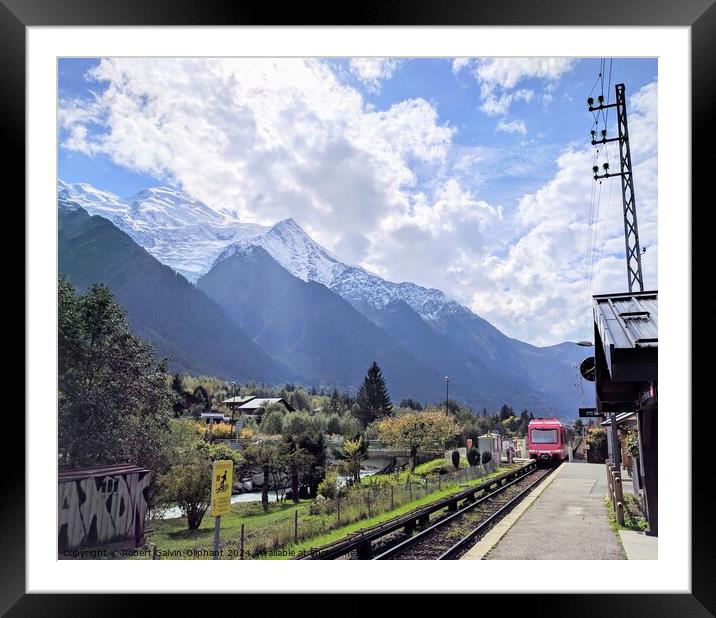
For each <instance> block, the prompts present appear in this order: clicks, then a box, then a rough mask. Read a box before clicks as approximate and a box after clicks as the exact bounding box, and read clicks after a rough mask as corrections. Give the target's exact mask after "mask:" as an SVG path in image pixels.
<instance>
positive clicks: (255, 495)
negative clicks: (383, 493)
mask: <svg viewBox="0 0 716 618" xmlns="http://www.w3.org/2000/svg"><path fill="white" fill-rule="evenodd" d="M376 472H378V470H361V471H360V475H361V478H363V477H364V476H371V475H373V474H375V473H376ZM338 482H339V483H341V485H345V484H346V477H345V476H339V477H338ZM281 493H282V492H281V491H279V495H281ZM268 499H269V502H276V492H275V491H274V490H273V489H272V490H271V491H269V495H268ZM241 502H261V492H260V491H247V492H245V493H242V494H234V495H233V496H231V504H238V503H241ZM207 512H208V511H207ZM177 517H184V515H182V512H181V509H180V508H179V507H178V506H172V507H169V508H168V509H166V511H164V514H163V515H162V516H161V517H160V518H159V519H176V518H177Z"/></svg>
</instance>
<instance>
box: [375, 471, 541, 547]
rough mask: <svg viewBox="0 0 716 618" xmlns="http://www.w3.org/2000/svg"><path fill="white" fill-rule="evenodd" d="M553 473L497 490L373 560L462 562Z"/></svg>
mask: <svg viewBox="0 0 716 618" xmlns="http://www.w3.org/2000/svg"><path fill="white" fill-rule="evenodd" d="M553 470H554V468H552V469H540V468H534V469H533V470H532V471H531V472H530V473H528V474H526V475H524V476H521V477H518V478H516V479H514V480H512V481H510V482H509V483H506V484H505V485H501V486H498V487H497V488H496V489H494V490H493V491H490V492H486V493H485V494H484V495H483V496H481V497H479V498H477V499H476V500H475V501H474V502H471V503H469V504H467V505H466V506H463V507H462V508H461V509H459V510H458V511H456V512H455V513H451V514H449V515H446V516H444V517H442V518H440V519H439V520H437V521H436V522H435V523H433V524H432V525H429V526H428V527H426V528H424V529H423V530H420V531H419V532H417V533H416V534H413V535H411V536H407V538H404V539H403V540H398V542H393V543H390V542H388V543H386V547H387V548H384V549H379V550H378V553H377V555H375V556H374V557H373V560H454V559H457V558H460V556H462V555H463V554H464V553H465V552H466V551H467V550H468V549H469V548H470V547H472V545H474V544H475V542H476V541H477V540H478V539H479V538H480V537H481V536H482V535H484V534H485V533H486V532H487V531H488V530H489V529H490V528H492V526H494V525H495V524H496V523H497V522H498V521H499V520H500V519H502V518H503V517H504V516H505V515H506V514H507V513H508V512H509V511H510V510H511V509H512V508H513V507H514V506H515V505H517V504H518V503H519V502H520V501H521V500H522V499H524V497H525V496H526V495H527V494H528V493H529V492H530V491H531V490H532V489H533V488H534V487H535V486H536V485H538V484H539V483H540V482H542V481H543V480H544V479H545V477H546V476H547V475H549V474H550V473H551V472H553Z"/></svg>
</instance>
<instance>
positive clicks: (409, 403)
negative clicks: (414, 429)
mask: <svg viewBox="0 0 716 618" xmlns="http://www.w3.org/2000/svg"><path fill="white" fill-rule="evenodd" d="M399 407H401V408H410V409H411V410H415V411H416V412H420V410H422V409H423V404H422V403H420V402H419V401H418V400H417V399H412V398H408V399H401V401H400V406H399Z"/></svg>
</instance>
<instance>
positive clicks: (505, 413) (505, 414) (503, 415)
mask: <svg viewBox="0 0 716 618" xmlns="http://www.w3.org/2000/svg"><path fill="white" fill-rule="evenodd" d="M514 415H515V412H514V410H513V409H512V408H511V407H510V406H508V405H507V404H506V403H505V404H503V405H502V407H501V408H500V422H502V421H505V420H507V419H508V418H510V416H514Z"/></svg>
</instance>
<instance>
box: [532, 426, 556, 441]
mask: <svg viewBox="0 0 716 618" xmlns="http://www.w3.org/2000/svg"><path fill="white" fill-rule="evenodd" d="M531 436H532V443H533V444H557V442H558V440H557V430H556V429H533V430H532V433H531Z"/></svg>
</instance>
